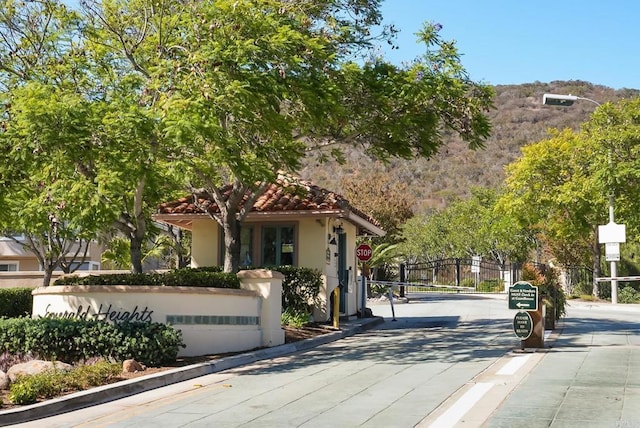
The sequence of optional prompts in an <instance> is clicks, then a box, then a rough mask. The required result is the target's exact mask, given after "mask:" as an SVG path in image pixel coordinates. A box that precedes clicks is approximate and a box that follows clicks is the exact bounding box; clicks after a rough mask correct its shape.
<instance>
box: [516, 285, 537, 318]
mask: <svg viewBox="0 0 640 428" xmlns="http://www.w3.org/2000/svg"><path fill="white" fill-rule="evenodd" d="M509 309H517V310H519V311H537V310H538V287H534V286H533V285H531V284H529V283H528V282H525V281H520V282H516V283H515V284H513V287H509Z"/></svg>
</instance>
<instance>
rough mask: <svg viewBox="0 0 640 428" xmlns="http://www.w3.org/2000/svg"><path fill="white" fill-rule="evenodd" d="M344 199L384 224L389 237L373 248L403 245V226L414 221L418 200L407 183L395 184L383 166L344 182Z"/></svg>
mask: <svg viewBox="0 0 640 428" xmlns="http://www.w3.org/2000/svg"><path fill="white" fill-rule="evenodd" d="M341 187H342V189H344V190H343V196H344V197H345V198H347V199H348V200H349V201H350V203H351V204H352V205H353V206H354V207H356V208H358V209H359V210H361V211H362V212H365V213H367V214H369V215H371V216H372V217H373V218H374V219H376V220H377V221H379V222H380V225H381V227H382V229H384V231H385V232H386V235H385V236H384V237H382V238H373V240H372V242H373V244H376V245H377V244H382V243H387V244H394V243H397V242H399V236H398V235H399V232H400V226H401V225H402V224H403V223H404V222H406V221H407V220H408V219H409V218H411V217H413V206H414V205H415V200H414V197H413V192H412V190H411V187H410V186H409V184H408V183H406V182H398V181H396V182H392V181H391V179H390V176H389V174H387V172H386V171H385V168H384V166H383V165H381V164H380V163H376V165H375V166H374V167H372V168H371V169H368V170H356V171H355V172H354V174H352V175H345V176H344V177H343V178H342V182H341Z"/></svg>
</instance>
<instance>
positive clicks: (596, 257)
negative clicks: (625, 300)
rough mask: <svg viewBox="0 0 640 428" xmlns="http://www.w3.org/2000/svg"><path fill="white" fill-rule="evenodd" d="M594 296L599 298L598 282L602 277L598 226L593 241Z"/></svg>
mask: <svg viewBox="0 0 640 428" xmlns="http://www.w3.org/2000/svg"><path fill="white" fill-rule="evenodd" d="M592 253H593V291H592V293H593V296H594V297H598V293H599V290H598V281H597V280H596V278H598V277H599V276H600V244H598V227H597V226H596V231H595V239H594V240H593V252H592Z"/></svg>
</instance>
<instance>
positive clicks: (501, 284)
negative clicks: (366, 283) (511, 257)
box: [400, 258, 520, 293]
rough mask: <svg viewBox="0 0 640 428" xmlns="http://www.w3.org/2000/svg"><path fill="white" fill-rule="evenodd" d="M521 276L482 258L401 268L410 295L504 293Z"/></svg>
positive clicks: (409, 265) (419, 264) (434, 262)
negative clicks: (425, 290)
mask: <svg viewBox="0 0 640 428" xmlns="http://www.w3.org/2000/svg"><path fill="white" fill-rule="evenodd" d="M519 276H520V275H519V272H518V270H517V269H516V270H515V271H514V266H513V265H511V264H506V265H500V264H499V263H496V262H493V261H485V260H481V259H479V258H478V259H459V258H456V259H442V260H435V261H432V262H429V263H417V264H404V265H401V267H400V282H403V283H407V284H408V285H407V287H409V288H410V290H407V291H420V290H419V289H428V290H432V291H444V292H447V291H449V292H457V293H460V292H469V293H504V292H505V290H506V288H505V284H506V285H507V286H508V285H511V283H512V282H515V280H517V279H518V277H519Z"/></svg>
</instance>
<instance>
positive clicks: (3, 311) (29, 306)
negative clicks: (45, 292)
mask: <svg viewBox="0 0 640 428" xmlns="http://www.w3.org/2000/svg"><path fill="white" fill-rule="evenodd" d="M31 291H33V289H32V288H4V289H0V317H7V318H15V317H22V316H25V315H31V312H32V311H33V297H32V296H31Z"/></svg>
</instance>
